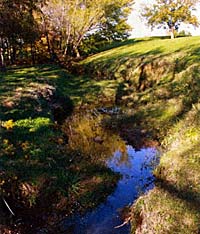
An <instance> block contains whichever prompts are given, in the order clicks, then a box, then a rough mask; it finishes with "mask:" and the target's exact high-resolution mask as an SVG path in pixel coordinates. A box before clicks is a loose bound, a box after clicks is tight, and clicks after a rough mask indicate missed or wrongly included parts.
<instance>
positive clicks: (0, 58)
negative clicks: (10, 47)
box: [0, 48, 6, 72]
mask: <svg viewBox="0 0 200 234" xmlns="http://www.w3.org/2000/svg"><path fill="white" fill-rule="evenodd" d="M0 71H2V72H5V71H6V64H5V61H4V51H3V48H0Z"/></svg>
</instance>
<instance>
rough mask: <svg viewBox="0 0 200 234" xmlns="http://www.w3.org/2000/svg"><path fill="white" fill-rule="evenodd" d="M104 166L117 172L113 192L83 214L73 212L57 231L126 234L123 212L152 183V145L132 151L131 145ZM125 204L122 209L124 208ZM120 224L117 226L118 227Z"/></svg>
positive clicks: (154, 155) (154, 161)
mask: <svg viewBox="0 0 200 234" xmlns="http://www.w3.org/2000/svg"><path fill="white" fill-rule="evenodd" d="M106 163H107V166H108V167H109V168H111V169H112V170H113V171H114V172H117V173H120V174H121V179H120V180H119V182H118V184H117V187H116V189H115V191H114V192H113V193H112V194H111V195H109V196H108V197H107V199H106V201H105V202H104V203H103V204H100V205H99V206H98V207H97V208H96V209H94V210H92V211H90V212H87V213H86V214H85V215H83V216H81V215H75V216H74V217H72V218H70V219H66V220H63V221H62V222H61V223H60V227H59V229H60V232H61V233H67V234H129V233H130V225H129V224H127V223H128V222H127V223H126V224H124V225H122V226H120V225H121V224H123V223H124V220H123V217H122V216H123V214H122V213H123V212H122V211H123V210H124V211H125V210H126V208H127V207H129V206H130V205H131V204H133V202H134V201H135V200H136V199H137V198H138V197H139V196H140V195H142V194H144V193H145V192H147V191H148V190H150V189H152V188H153V186H154V177H153V174H152V170H153V168H154V167H155V166H156V165H157V163H158V151H157V150H156V149H155V148H143V149H141V150H139V151H135V149H134V148H133V147H132V146H129V145H128V146H127V147H126V152H123V153H122V152H120V151H116V152H115V153H114V154H113V157H112V158H110V159H108V160H107V161H106ZM125 207H126V208H125ZM118 226H120V227H118Z"/></svg>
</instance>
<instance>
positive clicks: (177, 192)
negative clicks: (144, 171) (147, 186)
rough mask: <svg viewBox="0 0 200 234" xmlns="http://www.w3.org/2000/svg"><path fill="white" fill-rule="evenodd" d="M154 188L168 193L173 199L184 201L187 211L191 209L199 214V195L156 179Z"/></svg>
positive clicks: (187, 188) (186, 188) (188, 189)
mask: <svg viewBox="0 0 200 234" xmlns="http://www.w3.org/2000/svg"><path fill="white" fill-rule="evenodd" d="M156 186H157V187H159V188H161V189H163V190H165V191H167V192H169V193H170V194H171V195H173V196H174V197H175V198H178V199H181V200H184V201H185V202H186V204H187V208H188V209H189V210H190V209H193V210H195V211H197V212H200V211H199V207H200V194H199V193H197V192H194V191H192V189H190V188H189V187H185V188H184V187H183V188H177V186H175V185H174V184H172V183H170V182H169V181H166V180H164V179H157V182H156Z"/></svg>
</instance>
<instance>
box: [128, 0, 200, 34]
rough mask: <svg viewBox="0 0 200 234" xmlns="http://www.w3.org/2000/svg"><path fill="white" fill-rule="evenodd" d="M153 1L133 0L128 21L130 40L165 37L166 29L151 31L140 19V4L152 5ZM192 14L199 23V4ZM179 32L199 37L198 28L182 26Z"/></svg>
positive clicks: (199, 29)
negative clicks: (130, 27) (130, 29)
mask: <svg viewBox="0 0 200 234" xmlns="http://www.w3.org/2000/svg"><path fill="white" fill-rule="evenodd" d="M154 1H155V0H135V4H134V6H133V11H132V13H131V15H130V16H129V19H128V23H129V24H130V25H131V26H132V27H133V30H132V32H131V38H135V37H148V36H166V35H167V33H168V32H167V30H166V29H154V30H153V31H151V28H150V27H149V26H147V25H146V23H145V21H144V19H141V17H140V12H141V4H144V3H145V4H152V3H153V2H154ZM194 14H195V15H197V17H198V19H199V21H200V4H199V5H198V6H197V11H195V12H194ZM181 30H185V31H187V32H190V33H191V34H192V35H193V36H197V35H199V36H200V27H198V28H196V29H195V28H194V27H193V26H191V25H185V24H182V25H181V26H180V29H179V31H181Z"/></svg>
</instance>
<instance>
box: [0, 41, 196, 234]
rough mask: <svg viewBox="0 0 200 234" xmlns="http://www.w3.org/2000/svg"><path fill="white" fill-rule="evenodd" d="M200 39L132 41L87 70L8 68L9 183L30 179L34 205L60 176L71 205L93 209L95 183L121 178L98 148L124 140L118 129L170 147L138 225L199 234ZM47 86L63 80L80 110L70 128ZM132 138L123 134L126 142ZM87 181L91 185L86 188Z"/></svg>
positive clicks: (82, 66) (0, 90)
mask: <svg viewBox="0 0 200 234" xmlns="http://www.w3.org/2000/svg"><path fill="white" fill-rule="evenodd" d="M199 43H200V37H188V38H177V39H174V40H170V39H161V38H144V39H136V40H129V41H126V42H123V44H121V45H119V44H118V45H116V47H115V48H112V49H109V50H107V51H104V52H101V53H99V54H96V55H93V56H91V57H88V58H87V59H85V60H83V61H81V62H80V63H78V64H75V65H74V66H76V67H75V68H76V69H75V70H76V72H77V73H78V75H77V74H76V75H69V74H68V73H67V72H66V71H65V70H64V69H61V68H59V67H58V66H55V65H54V66H53V65H41V66H36V67H27V68H18V67H16V68H12V69H10V70H8V72H7V73H5V74H3V73H1V74H0V80H1V83H0V94H1V95H0V103H1V105H0V119H1V120H2V121H3V122H2V128H1V155H0V157H1V158H0V160H1V162H2V164H1V165H2V166H3V167H5V168H6V169H7V170H8V172H9V173H7V174H6V176H5V178H3V180H1V182H0V183H1V184H2V183H3V184H2V188H3V189H5V190H6V191H8V190H9V185H10V182H9V183H8V180H9V181H12V183H13V184H14V185H15V186H19V185H20V186H21V188H23V189H24V190H23V189H22V191H23V192H24V193H23V194H27V193H26V191H27V190H29V191H30V193H28V195H29V197H28V201H29V202H31V204H33V203H34V202H35V201H37V199H36V198H37V194H40V195H42V196H43V197H45V196H46V195H45V194H43V193H40V192H41V191H43V190H42V188H43V186H45V185H46V184H45V183H46V182H47V184H48V185H49V181H52V184H51V183H50V184H51V186H50V187H48V189H49V191H51V192H52V191H53V192H55V190H56V189H58V187H59V188H60V190H59V194H60V195H63V194H65V193H66V191H67V193H68V194H70V196H71V200H72V201H73V202H74V203H73V202H72V203H71V205H68V209H69V210H68V212H70V210H72V209H73V208H74V207H73V204H75V201H78V202H79V203H81V204H82V206H83V207H85V206H87V204H88V206H89V207H93V206H95V205H96V204H97V203H98V202H99V201H100V200H102V199H101V197H99V196H98V197H94V193H92V192H91V191H96V193H98V194H100V193H101V192H100V191H105V190H107V186H108V184H109V185H110V188H111V190H112V189H113V187H114V184H116V180H117V178H116V176H114V175H113V174H112V173H111V172H110V171H108V170H106V169H105V167H104V166H103V167H102V165H101V163H100V162H99V163H100V165H101V166H100V165H99V164H98V165H95V163H96V162H95V161H96V157H95V155H96V154H95V153H96V152H97V149H98V152H99V153H98V155H100V156H101V157H100V158H101V159H104V158H105V157H106V156H107V155H108V154H111V151H114V150H115V149H116V148H117V147H119V137H117V135H116V134H114V133H113V131H115V132H117V133H119V134H120V135H121V136H123V137H124V138H125V139H126V140H127V141H128V143H131V144H133V145H136V146H138V145H140V144H144V145H145V143H148V144H149V142H151V143H152V141H153V140H155V139H156V140H158V141H159V142H160V144H161V145H162V150H163V155H162V158H161V162H160V165H159V166H158V167H157V169H156V170H155V176H156V178H157V183H156V187H155V189H153V190H152V191H151V192H150V193H148V194H147V195H145V196H142V197H141V198H140V199H139V200H138V201H137V202H136V203H135V204H134V205H133V211H132V215H133V218H132V221H131V224H132V233H134V232H136V231H137V232H139V231H140V232H141V233H155V234H160V233H163V234H164V233H170V234H171V233H183V234H184V233H185V234H187V233H194V234H197V233H198V232H199V227H200V222H199V220H200V211H199V209H197V207H199V205H200V184H199V181H200V159H199V138H200V129H199V123H200V122H199V121H200V108H199V105H200V100H199V92H200V70H199V67H200V61H199V55H200V44H199ZM47 84H48V85H51V86H53V87H56V89H57V93H58V94H59V96H60V97H65V98H66V97H67V99H68V102H67V104H66V106H67V108H69V109H70V108H72V107H73V108H74V110H79V111H80V115H77V114H73V115H72V116H71V117H70V118H68V121H67V122H66V123H65V124H64V125H63V126H62V129H60V127H58V126H57V125H55V124H54V121H53V120H54V117H53V114H52V111H51V108H49V105H48V103H47V102H46V100H45V98H41V97H40V98H39V99H34V98H30V93H31V94H32V91H33V90H35V89H39V90H42V89H43V88H44V87H46V85H47ZM61 99H62V98H61ZM70 105H71V106H70ZM113 105H120V106H122V109H123V114H122V115H121V116H120V117H119V116H117V117H116V116H111V117H109V118H106V119H103V117H102V116H101V115H100V116H98V117H94V116H91V115H90V114H88V112H89V111H90V110H91V109H93V108H94V107H100V106H103V107H104V106H113ZM9 120H10V121H9ZM108 129H109V130H108ZM66 135H67V136H68V137H69V138H68V147H69V148H68V147H66V142H65V141H67V139H66ZM96 136H98V137H100V139H103V144H102V145H99V144H98V143H97V142H95V141H94V139H95V137H96ZM142 138H144V139H142ZM138 141H140V144H139V142H138ZM146 141H149V142H146ZM49 142H51V143H50V145H49ZM123 144H124V143H123V142H121V141H120V147H122V148H123V147H124V145H123ZM148 144H147V145H148ZM60 155H62V157H61V156H60ZM100 161H101V160H100ZM91 163H92V166H91ZM66 167H67V169H68V172H66V170H65V169H66ZM13 172H14V173H13ZM16 176H17V177H16ZM18 177H19V178H18ZM44 178H48V179H49V180H48V181H45V180H44ZM63 178H64V179H63ZM3 181H7V183H5V182H3ZM105 181H108V183H106V184H105V183H104V182H105ZM85 185H90V186H88V187H87V188H86V189H84V187H85ZM20 186H19V187H20ZM102 186H103V187H102ZM66 187H67V188H68V190H66ZM77 191H78V192H79V193H77ZM1 192H4V191H1ZM78 194H79V195H78ZM61 200H62V199H61ZM62 204H63V203H62V202H61V204H60V206H62ZM64 204H65V205H66V204H68V203H67V201H65V202H64ZM58 207H59V205H58ZM137 232H136V233H137Z"/></svg>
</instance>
